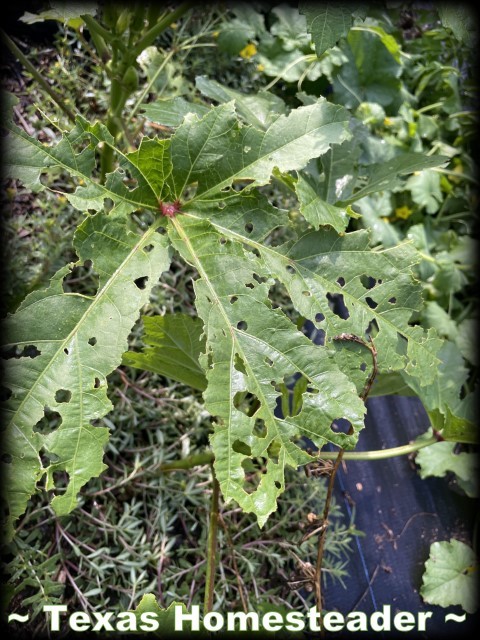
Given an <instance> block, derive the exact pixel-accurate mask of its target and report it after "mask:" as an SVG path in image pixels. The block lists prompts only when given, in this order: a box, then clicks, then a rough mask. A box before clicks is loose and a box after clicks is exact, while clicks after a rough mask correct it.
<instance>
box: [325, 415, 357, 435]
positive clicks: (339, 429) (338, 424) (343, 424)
mask: <svg viewBox="0 0 480 640" xmlns="http://www.w3.org/2000/svg"><path fill="white" fill-rule="evenodd" d="M351 426H352V423H351V422H349V421H348V420H347V419H346V418H336V419H335V420H334V421H333V422H332V424H331V425H330V429H331V430H332V431H334V432H335V433H345V434H348V432H349V431H350V427H351Z"/></svg>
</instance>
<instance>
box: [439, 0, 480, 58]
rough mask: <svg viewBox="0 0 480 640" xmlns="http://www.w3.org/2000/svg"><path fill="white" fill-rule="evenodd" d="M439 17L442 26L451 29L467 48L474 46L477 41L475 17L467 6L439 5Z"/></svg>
mask: <svg viewBox="0 0 480 640" xmlns="http://www.w3.org/2000/svg"><path fill="white" fill-rule="evenodd" d="M437 10H438V15H439V16H440V20H441V21H442V24H443V26H444V27H446V28H447V29H450V30H451V31H452V33H453V35H454V36H455V38H457V40H459V41H460V42H462V43H464V44H466V45H467V46H470V47H472V46H474V44H475V42H476V40H477V37H478V35H477V31H476V29H475V16H474V15H473V13H472V12H471V9H470V7H468V6H467V5H463V4H462V5H453V4H444V3H443V2H442V3H440V4H439V5H437Z"/></svg>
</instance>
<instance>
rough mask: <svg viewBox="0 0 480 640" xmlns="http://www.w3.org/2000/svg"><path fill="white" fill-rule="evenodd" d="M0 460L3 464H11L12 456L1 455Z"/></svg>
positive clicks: (7, 454)
mask: <svg viewBox="0 0 480 640" xmlns="http://www.w3.org/2000/svg"><path fill="white" fill-rule="evenodd" d="M0 460H1V461H2V462H4V463H5V464H11V462H12V456H11V455H10V454H9V453H3V454H2V457H1V458H0Z"/></svg>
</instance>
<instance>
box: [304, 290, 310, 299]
mask: <svg viewBox="0 0 480 640" xmlns="http://www.w3.org/2000/svg"><path fill="white" fill-rule="evenodd" d="M302 295H303V296H305V297H306V298H310V296H311V295H312V294H311V292H310V291H302Z"/></svg>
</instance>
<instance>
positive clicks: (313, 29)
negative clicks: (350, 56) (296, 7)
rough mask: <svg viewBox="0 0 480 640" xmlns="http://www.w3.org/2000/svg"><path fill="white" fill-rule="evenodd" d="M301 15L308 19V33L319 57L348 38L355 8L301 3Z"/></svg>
mask: <svg viewBox="0 0 480 640" xmlns="http://www.w3.org/2000/svg"><path fill="white" fill-rule="evenodd" d="M300 13H303V14H304V15H305V17H306V19H307V31H308V32H309V33H310V34H311V36H312V40H313V42H314V43H315V52H316V54H317V56H318V57H320V56H321V55H322V53H324V52H325V51H326V50H327V49H330V47H333V46H334V45H336V44H337V42H338V41H339V40H340V38H343V37H344V36H346V35H347V33H348V32H349V30H350V27H351V26H352V24H353V7H352V6H350V5H341V4H324V5H320V4H317V3H311V2H301V3H300Z"/></svg>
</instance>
